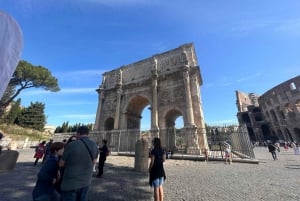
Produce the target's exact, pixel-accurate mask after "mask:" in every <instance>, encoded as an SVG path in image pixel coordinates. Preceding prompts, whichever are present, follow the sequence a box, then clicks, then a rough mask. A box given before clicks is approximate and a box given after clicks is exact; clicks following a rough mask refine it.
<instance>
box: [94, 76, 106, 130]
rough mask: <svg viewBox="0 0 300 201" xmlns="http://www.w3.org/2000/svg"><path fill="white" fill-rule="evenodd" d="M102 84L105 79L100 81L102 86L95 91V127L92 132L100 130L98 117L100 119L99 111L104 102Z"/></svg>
mask: <svg viewBox="0 0 300 201" xmlns="http://www.w3.org/2000/svg"><path fill="white" fill-rule="evenodd" d="M104 82H105V77H103V79H102V84H101V85H100V86H99V88H98V89H96V91H97V92H98V108H97V114H96V121H95V126H94V129H93V130H96V131H98V130H100V121H101V119H100V117H101V111H102V103H103V101H104Z"/></svg>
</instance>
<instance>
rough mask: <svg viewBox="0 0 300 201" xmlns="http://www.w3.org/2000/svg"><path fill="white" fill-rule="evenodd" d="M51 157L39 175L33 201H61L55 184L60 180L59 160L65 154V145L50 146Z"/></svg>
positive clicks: (33, 192)
mask: <svg viewBox="0 0 300 201" xmlns="http://www.w3.org/2000/svg"><path fill="white" fill-rule="evenodd" d="M49 150H50V156H49V157H48V159H47V160H46V162H45V164H44V165H43V166H42V168H41V169H40V171H39V173H38V179H37V181H36V184H35V187H34V189H33V191H32V199H33V201H59V195H58V193H57V192H56V191H55V183H56V182H57V180H58V177H59V174H58V158H59V156H61V155H62V154H63V152H64V144H63V143H62V142H55V143H53V144H51V146H50V149H49Z"/></svg>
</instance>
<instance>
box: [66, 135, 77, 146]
mask: <svg viewBox="0 0 300 201" xmlns="http://www.w3.org/2000/svg"><path fill="white" fill-rule="evenodd" d="M73 138H76V136H75V135H72V136H71V137H69V139H68V141H67V144H69V143H70V142H73V141H75V140H76V139H75V140H73Z"/></svg>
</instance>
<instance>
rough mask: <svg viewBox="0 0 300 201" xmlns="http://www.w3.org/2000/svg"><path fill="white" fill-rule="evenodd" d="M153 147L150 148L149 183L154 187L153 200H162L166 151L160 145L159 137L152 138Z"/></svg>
mask: <svg viewBox="0 0 300 201" xmlns="http://www.w3.org/2000/svg"><path fill="white" fill-rule="evenodd" d="M153 146H154V148H153V149H152V150H151V153H150V155H151V161H150V165H149V173H150V175H149V184H150V186H152V187H153V188H154V201H163V200H164V191H163V183H164V180H165V179H166V176H165V170H164V166H163V162H165V160H166V153H165V151H164V150H163V149H162V147H161V143H160V139H159V138H157V137H156V138H154V139H153Z"/></svg>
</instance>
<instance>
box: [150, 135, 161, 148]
mask: <svg viewBox="0 0 300 201" xmlns="http://www.w3.org/2000/svg"><path fill="white" fill-rule="evenodd" d="M152 142H153V145H154V148H159V149H161V143H160V139H159V138H158V137H156V138H154V139H153V141H152Z"/></svg>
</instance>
